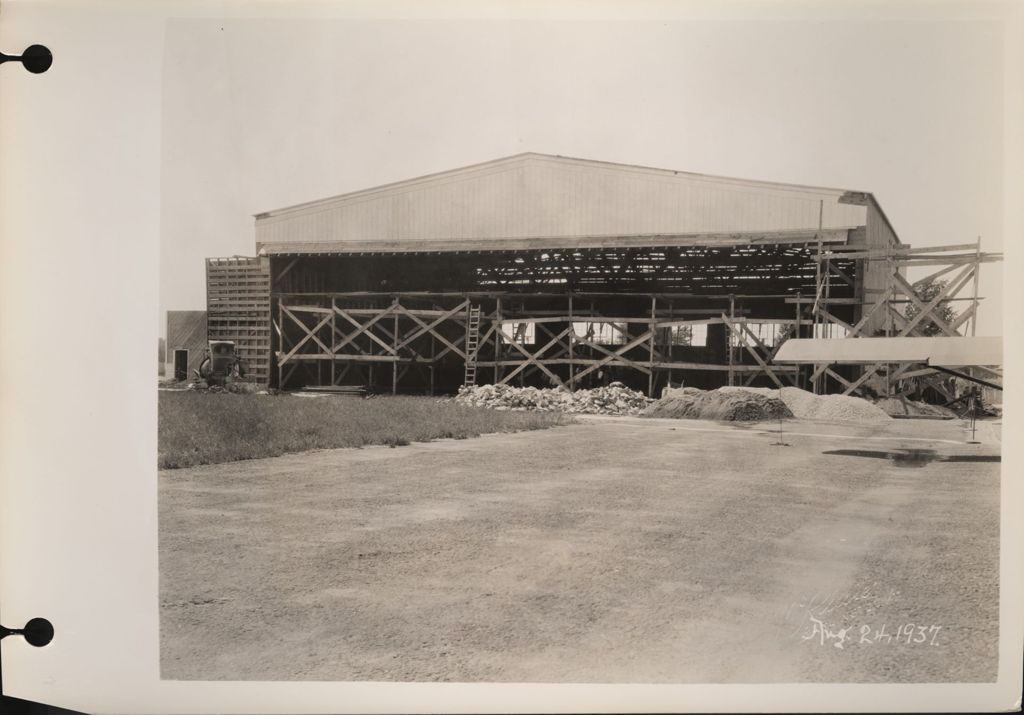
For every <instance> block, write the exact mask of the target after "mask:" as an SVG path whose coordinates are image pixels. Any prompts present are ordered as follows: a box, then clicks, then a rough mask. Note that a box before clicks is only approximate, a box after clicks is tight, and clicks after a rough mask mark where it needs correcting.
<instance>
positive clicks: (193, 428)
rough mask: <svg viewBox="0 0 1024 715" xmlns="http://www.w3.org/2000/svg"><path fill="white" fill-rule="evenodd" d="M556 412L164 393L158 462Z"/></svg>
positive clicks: (409, 436)
mask: <svg viewBox="0 0 1024 715" xmlns="http://www.w3.org/2000/svg"><path fill="white" fill-rule="evenodd" d="M570 422H572V418H570V417H567V416H564V415H561V414H558V413H540V412H495V411H493V410H489V409H486V408H479V407H466V406H463V405H456V404H453V403H448V402H441V401H440V400H438V399H436V398H430V397H377V398H374V399H369V400H364V399H360V398H357V397H322V398H300V397H294V396H290V395H234V394H228V393H222V394H209V393H201V392H191V391H189V392H185V391H182V392H172V391H162V392H160V402H159V428H158V439H159V443H158V453H159V456H158V460H159V462H158V464H159V467H160V468H161V469H177V468H181V467H190V466H194V465H197V464H217V463H220V462H233V461H236V460H239V459H255V458H259V457H276V456H279V455H282V454H287V453H291V452H305V451H308V450H313V449H331V448H335V447H362V446H363V445H371V444H386V445H391V446H392V447H396V446H401V445H406V444H409V443H411V442H427V441H430V440H432V439H442V438H446V437H453V438H455V439H465V438H467V437H478V436H480V435H481V434H485V433H488V432H519V431H522V430H534V429H544V428H546V427H553V426H555V425H560V424H568V423H570Z"/></svg>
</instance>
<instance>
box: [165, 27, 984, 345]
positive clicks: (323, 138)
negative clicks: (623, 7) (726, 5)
mask: <svg viewBox="0 0 1024 715" xmlns="http://www.w3.org/2000/svg"><path fill="white" fill-rule="evenodd" d="M873 15H874V19H868V18H867V16H865V18H864V19H846V20H844V21H827V20H826V21H823V20H820V19H817V20H815V19H807V20H800V19H793V18H794V17H798V14H797V15H796V16H794V14H793V13H790V14H789V15H788V16H787V17H789V18H790V19H780V20H756V21H740V20H730V21H707V20H687V19H678V18H667V17H666V18H665V19H656V18H653V19H652V18H650V17H648V18H646V19H636V20H615V21H601V20H592V19H587V20H582V19H581V20H566V19H558V20H556V19H546V20H535V19H523V18H517V19H506V20H495V19H458V18H454V19H451V18H450V19H443V20H442V19H420V20H402V19H390V20H377V19H340V18H334V19H320V20H309V19H280V18H279V19H239V18H230V19H222V20H211V19H205V18H183V19H175V20H171V21H169V22H168V24H167V27H166V46H165V56H164V57H165V60H164V70H163V110H162V115H163V126H162V162H163V163H162V196H161V199H162V203H161V207H162V208H161V276H160V289H161V291H160V292H161V314H162V313H163V310H166V309H181V310H186V309H202V308H204V307H205V296H204V272H203V259H204V258H205V257H208V256H229V255H235V254H239V255H252V254H253V252H254V228H253V215H254V214H257V213H260V212H263V211H268V210H271V209H275V208H280V207H283V206H288V205H292V204H296V203H301V202H305V201H309V200H313V199H317V198H323V197H327V196H333V195H337V194H341V193H346V192H349V191H355V190H358V189H363V188H368V187H372V186H376V185H380V184H384V183H389V182H393V181H398V180H402V179H406V178H412V177H416V176H420V175H423V174H427V173H432V172H437V171H443V170H445V169H450V168H456V167H460V166H464V165H467V164H473V163H478V162H483V161H488V160H491V159H495V158H499V157H503V156H508V155H511V154H516V153H519V152H524V151H534V152H542V153H549V154H561V155H565V156H574V157H580V158H586V159H596V160H602V161H612V162H622V163H627V164H638V165H645V166H653V167H659V168H667V169H675V170H682V171H693V172H700V173H707V174H717V175H723V176H734V177H741V178H747V179H761V180H767V181H779V182H788V183H798V184H809V185H819V186H828V187H837V188H844V189H853V190H862V191H870V192H872V193H874V194H875V196H876V198H877V199H878V201H879V202H880V204H881V206H882V208H883V210H884V211H885V212H886V214H887V215H888V217H889V219H890V221H891V222H892V224H893V225H894V227H895V228H896V231H897V232H898V234H899V235H900V237H901V239H902V240H903V241H904V242H905V243H909V244H911V245H913V246H928V245H941V244H952V243H967V242H973V241H974V240H976V239H977V238H978V237H979V236H981V239H982V248H983V250H985V251H1001V250H1002V235H1001V231H1002V221H1003V184H1002V172H1003V166H1002V156H1003V129H1004V127H1003V105H1002V101H1003V99H1002V93H1003V75H1002V72H1003V47H1002V43H1003V36H1002V28H1001V26H1000V25H999V24H998V23H996V22H992V21H986V20H972V21H949V20H934V21H933V20H928V21H924V20H879V19H877V18H878V13H877V12H875V13H873ZM1000 278H1001V267H1000V266H999V265H998V264H996V265H993V266H986V267H984V268H983V271H982V278H981V283H982V287H981V292H982V294H983V295H985V296H987V298H986V301H985V302H984V303H983V304H982V309H981V311H980V318H979V325H978V333H979V334H999V333H1000V332H1001V320H1002V317H1001V311H1000V302H1001V301H1000V294H1001V290H1002V284H1001V280H1000ZM161 322H163V321H161Z"/></svg>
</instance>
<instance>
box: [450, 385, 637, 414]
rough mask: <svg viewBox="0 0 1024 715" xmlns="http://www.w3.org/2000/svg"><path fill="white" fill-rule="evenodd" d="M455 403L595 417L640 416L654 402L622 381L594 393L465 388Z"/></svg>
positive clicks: (588, 391) (456, 397)
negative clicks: (591, 415)
mask: <svg viewBox="0 0 1024 715" xmlns="http://www.w3.org/2000/svg"><path fill="white" fill-rule="evenodd" d="M454 399H455V402H457V403H459V404H460V405H471V406H473V407H490V408H491V409H495V410H537V411H540V412H566V413H571V414H593V415H638V414H640V413H641V412H643V411H644V410H645V409H646V408H647V406H648V405H649V404H650V403H651V402H652V400H650V399H648V398H647V397H645V396H644V394H643V393H642V392H637V391H636V390H631V389H629V388H628V387H626V386H625V385H623V384H622V383H621V382H613V383H611V384H610V385H608V386H607V387H598V388H595V389H593V390H576V391H575V392H567V391H565V390H555V389H540V388H536V387H512V386H511V385H479V386H478V385H469V386H467V385H463V386H462V387H460V388H459V394H458V395H456V396H455V398H454Z"/></svg>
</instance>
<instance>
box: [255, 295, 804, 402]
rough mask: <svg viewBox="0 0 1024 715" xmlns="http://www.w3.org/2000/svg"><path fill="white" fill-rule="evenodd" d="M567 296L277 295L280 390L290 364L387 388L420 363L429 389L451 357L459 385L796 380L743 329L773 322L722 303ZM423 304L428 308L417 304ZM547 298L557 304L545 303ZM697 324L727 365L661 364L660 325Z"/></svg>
mask: <svg viewBox="0 0 1024 715" xmlns="http://www.w3.org/2000/svg"><path fill="white" fill-rule="evenodd" d="M574 297H582V294H571V293H560V294H546V295H543V296H538V295H536V294H532V295H530V296H529V297H528V300H531V299H532V300H536V299H538V298H543V299H545V300H546V303H545V305H546V307H545V308H544V309H529V308H525V307H523V302H524V301H523V296H511V295H507V294H486V295H483V294H478V295H474V294H460V293H446V294H432V295H430V296H425V295H424V294H412V293H409V294H387V295H385V294H365V293H363V294H359V295H358V296H356V295H351V294H331V295H319V296H315V295H311V294H306V295H282V296H280V297H279V300H278V305H277V318H276V320H275V322H274V329H275V332H276V335H277V336H278V338H279V349H278V350H277V352H276V355H277V360H276V363H277V367H278V369H279V370H280V373H279V374H280V385H282V386H287V385H289V384H290V383H291V378H292V376H293V375H294V374H295V373H296V371H298V370H304V371H306V372H307V373H310V372H312V373H314V374H315V376H314V377H313V379H314V380H315V381H316V382H317V383H318V384H323V383H325V382H327V380H328V379H329V380H330V384H331V385H338V384H341V382H342V381H343V380H348V379H353V378H354V379H358V380H362V381H363V382H366V383H373V382H374V372H373V371H374V369H377V370H379V369H380V368H381V367H385V368H386V366H390V367H391V389H392V392H397V391H398V388H399V384H400V382H401V381H402V379H403V377H404V376H405V375H406V374H408V373H409V371H410V370H421V371H423V370H425V371H426V373H427V374H428V375H429V390H430V392H433V389H434V370H435V368H437V367H438V366H439V365H440V364H441V363H442V361H444V360H451V359H457V360H459V361H461V362H462V363H463V364H464V366H465V374H466V375H467V376H471V378H470V377H467V380H469V381H476V380H478V379H479V377H478V376H479V375H481V372H479V371H484V372H483V374H484V375H486V376H487V377H491V378H492V381H493V383H494V384H513V383H514V382H515V381H518V382H519V383H520V384H522V383H523V381H524V380H525V379H526V378H527V377H529V376H531V375H533V374H535V373H536V374H539V376H540V378H541V380H542V382H543V384H547V385H549V386H551V387H555V388H558V389H562V390H574V389H576V388H577V387H580V386H584V385H591V384H594V383H595V382H596V379H597V377H598V375H602V373H603V374H605V375H607V374H609V371H611V370H615V371H630V372H634V373H639V374H641V375H643V376H645V377H646V378H647V388H648V392H649V393H651V394H653V393H654V390H655V387H656V383H657V382H658V378H659V376H660V377H662V378H670V377H671V375H672V371H673V370H680V371H685V370H702V371H716V372H720V373H723V378H725V376H726V375H727V376H728V382H729V384H734V382H735V381H739V380H742V384H747V385H749V384H751V383H752V382H753V381H754V380H756V379H757V378H758V377H762V376H763V377H767V378H768V379H769V380H770V381H771V382H772V383H774V384H776V385H782V384H795V383H796V376H797V368H793V367H780V366H777V365H773V364H771V359H772V357H773V355H774V349H773V348H772V347H770V346H768V345H766V344H765V343H764V342H763V341H762V340H760V339H759V338H758V337H757V335H756V334H755V333H754V332H753V331H752V330H751V328H750V324H751V323H753V322H775V323H778V322H780V321H779V320H772V321H765V320H761V321H756V320H754V319H750V318H747V317H745V316H744V315H742V314H737V312H736V311H735V310H734V309H732V308H730V311H729V313H725V312H722V311H721V310H720V309H719V308H713V307H709V308H707V309H686V310H675V309H673V307H672V304H671V300H670V298H671V297H666V296H642V297H643V298H646V299H648V300H649V311H648V312H646V313H645V314H643V315H639V316H638V315H635V314H634V315H608V314H607V313H602V312H600V311H599V310H596V309H594V307H593V305H592V304H591V305H590V306H588V307H586V308H583V309H580V308H579V306H578V305H577V306H575V307H574V305H573V300H574ZM631 297H632V298H637V297H638V296H636V295H633V296H631ZM427 300H429V301H433V304H432V305H431V306H430V307H423V303H424V302H425V301H427ZM353 302H355V303H357V305H352V304H353ZM552 302H554V303H555V304H556V306H557V304H558V303H562V306H563V307H561V308H558V307H554V308H552ZM484 304H486V305H484ZM741 313H742V311H741ZM781 322H791V321H785V320H783V321H781ZM524 323H530V324H532V325H533V326H534V330H535V339H534V340H533V341H532V342H531V343H529V344H527V343H526V342H525V341H523V340H521V339H520V338H521V336H517V335H515V333H514V331H515V326H522V325H523V324H524ZM579 323H589V324H604V325H608V326H610V330H611V331H612V332H613V333H615V335H616V339H615V340H614V341H613V344H604V343H602V342H599V341H598V340H597V339H595V338H594V336H593V335H589V334H586V333H583V334H581V331H579V330H578V329H577V328H576V326H577V325H578V324H579ZM697 324H703V325H724V326H726V329H727V331H728V332H730V333H731V334H732V335H734V336H735V339H736V341H737V344H738V345H740V346H742V350H741V353H735V351H733V350H732V349H730V350H729V360H728V363H727V364H718V363H706V362H688V361H682V360H678V359H673V357H672V349H671V340H670V338H669V337H668V336H669V333H670V331H671V330H672V329H674V328H677V327H679V326H685V325H697ZM743 355H746V356H748V360H743ZM751 361H752V362H751ZM325 370H326V371H328V372H329V376H328V375H324V374H323V371H325ZM377 379H378V381H379V379H380V373H378V374H377Z"/></svg>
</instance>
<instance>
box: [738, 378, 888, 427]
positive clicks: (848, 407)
mask: <svg viewBox="0 0 1024 715" xmlns="http://www.w3.org/2000/svg"><path fill="white" fill-rule="evenodd" d="M720 389H722V390H725V391H726V392H748V393H753V394H758V395H764V396H774V397H777V398H779V399H780V400H782V401H783V402H784V403H786V407H788V408H789V409H790V411H791V412H792V413H793V416H794V417H796V418H797V419H801V420H815V421H818V422H860V423H865V424H882V423H885V422H889V421H890V420H891V419H892V418H891V417H890V416H889V415H888V414H886V413H885V411H884V410H883V409H881V408H880V407H878V406H876V405H874V404H872V403H871V402H869V401H868V400H864V399H861V398H860V397H851V396H850V395H815V394H814V393H813V392H808V391H807V390H801V389H800V388H799V387H783V388H782V389H779V390H773V389H770V388H767V387H723V388H720Z"/></svg>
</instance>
